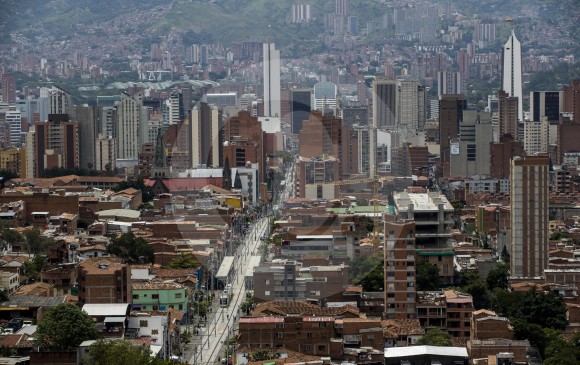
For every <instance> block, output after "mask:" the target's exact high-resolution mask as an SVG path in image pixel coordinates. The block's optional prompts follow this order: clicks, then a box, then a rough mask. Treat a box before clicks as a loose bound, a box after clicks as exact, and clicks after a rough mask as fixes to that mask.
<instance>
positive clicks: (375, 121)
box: [372, 79, 397, 128]
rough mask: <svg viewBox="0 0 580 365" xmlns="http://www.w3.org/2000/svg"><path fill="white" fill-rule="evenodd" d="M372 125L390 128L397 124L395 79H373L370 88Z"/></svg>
mask: <svg viewBox="0 0 580 365" xmlns="http://www.w3.org/2000/svg"><path fill="white" fill-rule="evenodd" d="M372 99H373V109H372V113H373V115H372V126H373V127H375V128H383V127H387V128H389V127H390V128H392V127H395V126H396V124H397V81H396V80H387V79H375V80H374V81H373V88H372Z"/></svg>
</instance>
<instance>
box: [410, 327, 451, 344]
mask: <svg viewBox="0 0 580 365" xmlns="http://www.w3.org/2000/svg"><path fill="white" fill-rule="evenodd" d="M417 345H429V346H453V342H451V336H450V335H449V333H447V332H446V331H443V330H442V329H440V328H431V329H428V330H427V332H425V335H424V336H423V337H421V338H420V339H419V341H417Z"/></svg>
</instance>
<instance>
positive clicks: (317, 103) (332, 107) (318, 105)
mask: <svg viewBox="0 0 580 365" xmlns="http://www.w3.org/2000/svg"><path fill="white" fill-rule="evenodd" d="M337 94H338V88H337V86H336V85H335V84H333V83H332V82H319V83H317V84H315V85H314V95H313V98H314V100H313V102H312V109H313V110H320V111H323V112H324V114H326V112H327V111H330V112H331V113H332V114H333V115H336V107H337Z"/></svg>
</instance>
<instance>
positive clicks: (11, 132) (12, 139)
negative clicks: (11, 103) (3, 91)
mask: <svg viewBox="0 0 580 365" xmlns="http://www.w3.org/2000/svg"><path fill="white" fill-rule="evenodd" d="M4 120H5V121H6V125H7V127H8V131H7V132H8V133H7V136H6V137H7V138H8V140H7V141H6V142H8V143H7V144H8V145H9V146H11V147H20V145H21V144H22V115H21V114H20V110H18V109H17V108H16V107H10V108H9V109H8V111H7V112H6V114H5V116H4Z"/></svg>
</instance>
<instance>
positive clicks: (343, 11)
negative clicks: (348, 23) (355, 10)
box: [335, 0, 348, 16]
mask: <svg viewBox="0 0 580 365" xmlns="http://www.w3.org/2000/svg"><path fill="white" fill-rule="evenodd" d="M335 10H336V11H335V12H336V14H337V15H342V16H347V15H348V0H335Z"/></svg>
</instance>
